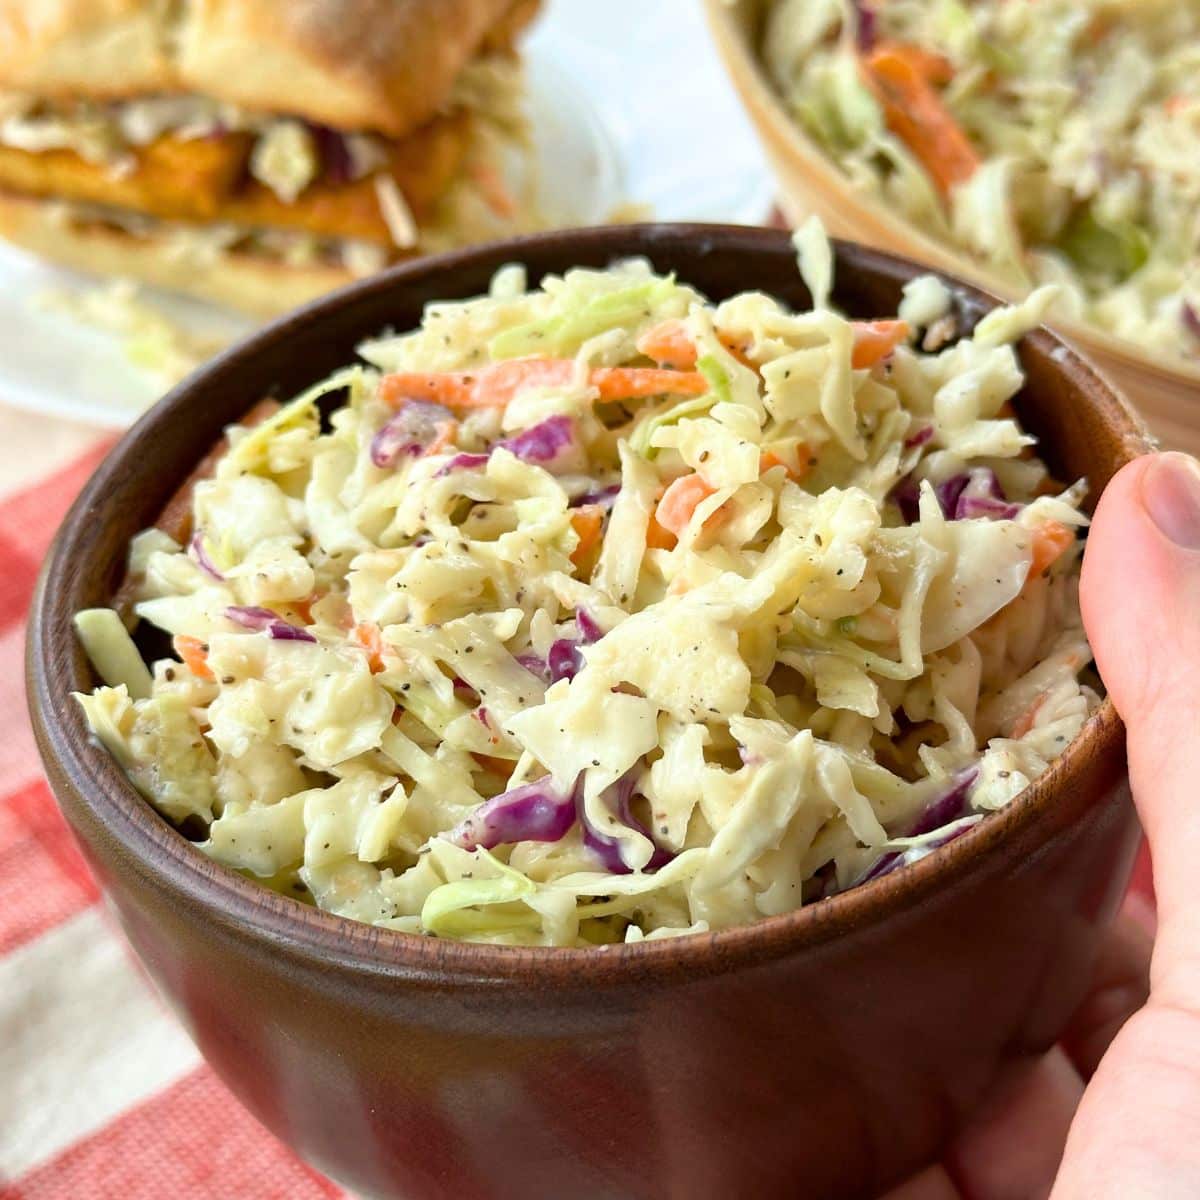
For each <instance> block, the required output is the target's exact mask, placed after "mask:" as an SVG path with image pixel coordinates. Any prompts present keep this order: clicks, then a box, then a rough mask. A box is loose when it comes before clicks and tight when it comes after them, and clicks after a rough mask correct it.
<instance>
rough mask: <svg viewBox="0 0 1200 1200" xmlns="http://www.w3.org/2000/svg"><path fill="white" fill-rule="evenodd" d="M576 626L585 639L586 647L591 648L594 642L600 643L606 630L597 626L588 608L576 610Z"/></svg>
mask: <svg viewBox="0 0 1200 1200" xmlns="http://www.w3.org/2000/svg"><path fill="white" fill-rule="evenodd" d="M575 626H576V628H577V629H578V630H579V635H580V637H582V638H583V644H584V645H585V646H590V645H592V643H593V642H598V641H599V640H600V639H601V638H602V637H603V636H604V630H602V629H601V628H600V626H599V625H597V624H596V622H595V619H594V618H593V617H592V614H591V613H589V612H588V610H587V609H586V608H577V609H576V610H575Z"/></svg>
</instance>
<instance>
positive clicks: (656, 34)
mask: <svg viewBox="0 0 1200 1200" xmlns="http://www.w3.org/2000/svg"><path fill="white" fill-rule="evenodd" d="M526 61H527V63H528V70H529V81H530V96H531V112H532V114H533V124H534V138H535V143H536V147H537V160H538V164H539V173H540V174H539V178H540V185H541V186H540V192H541V195H540V199H541V203H542V207H543V210H544V211H545V212H546V213H547V216H548V217H550V218H551V219H552V220H553V221H554V222H555V223H556V224H560V225H588V224H596V223H599V222H602V221H604V220H605V219H606V218H607V217H608V216H609V214H611V213H612V212H613V210H614V208H616V207H617V205H618V204H620V203H622V202H624V201H632V202H635V203H640V204H645V205H646V206H647V212H648V215H652V216H654V217H656V218H658V219H661V220H708V221H733V222H740V223H749V224H753V223H757V222H758V221H761V220H762V219H763V218H764V217H765V215H766V213H767V211H768V209H769V207H770V200H771V184H770V178H769V174H768V171H767V168H766V166H765V164H764V163H763V161H762V159H761V156H760V154H759V151H758V144H757V142H756V140H755V138H754V136H753V133H752V131H751V130H750V128H749V126H748V124H747V123H746V118H745V117H744V115H743V114H742V112H741V108H740V106H739V104H738V102H737V99H736V97H735V95H734V94H733V91H732V89H731V88H729V86H728V85H727V83H726V78H725V73H724V72H723V71H722V70H721V69H720V66H719V64H718V63H717V60H716V56H715V52H714V50H713V49H712V47H711V45H710V44H709V39H708V37H707V31H706V30H705V29H704V25H703V19H702V16H701V14H700V6H699V5H698V4H695V3H694V0H655V2H654V3H652V4H648V3H646V0H605V3H604V4H584V3H582V2H581V0H551V2H550V4H549V6H548V10H547V13H546V16H545V17H544V18H543V19H542V20H541V21H540V22H539V24H538V26H537V27H536V28H535V29H534V30H533V31H532V34H531V36H530V38H529V44H528V48H527V53H526ZM96 286H97V284H96V281H95V280H94V279H89V278H87V277H85V276H81V275H78V274H76V273H74V272H69V271H64V270H60V269H58V268H56V267H52V266H49V265H47V264H46V263H44V262H42V261H40V260H38V259H35V258H33V257H31V256H29V255H27V254H25V253H23V252H22V251H20V250H17V249H15V248H14V247H11V246H8V245H6V244H4V243H2V242H0V400H3V402H4V403H6V404H9V405H12V406H14V407H17V408H21V409H26V410H28V411H30V412H36V413H41V414H45V415H50V416H59V417H67V418H71V419H74V420H77V421H84V422H87V423H90V424H93V425H99V426H104V427H107V428H114V429H119V428H124V427H125V426H127V425H129V424H130V423H131V422H132V421H133V420H134V419H135V418H136V417H137V416H138V415H139V414H140V413H141V412H142V411H144V410H145V409H146V408H147V407H148V406H149V405H150V404H152V403H153V402H154V400H156V399H157V398H158V395H159V394H160V392H161V386H160V385H158V384H157V383H156V382H155V381H154V380H153V379H152V378H151V377H150V376H148V375H147V374H145V373H144V372H143V371H141V370H139V369H138V368H137V367H135V366H134V365H133V364H132V363H130V362H129V361H128V360H127V359H126V357H125V354H124V352H123V349H122V347H121V344H120V342H119V340H118V339H117V338H116V337H115V336H113V335H111V334H108V333H105V332H102V331H100V330H98V329H94V328H91V327H89V326H88V325H86V324H84V323H82V322H81V321H79V320H77V319H75V318H73V317H71V316H69V315H66V314H64V313H62V312H59V311H55V310H54V308H53V306H50V305H47V304H46V303H44V301H43V299H42V298H43V297H45V296H47V295H58V296H67V297H69V296H72V295H76V296H77V295H80V294H82V293H83V292H84V291H85V290H88V289H94V288H95V287H96ZM142 296H143V298H144V299H146V300H148V301H150V302H151V303H152V304H153V306H154V307H155V308H156V309H158V310H159V311H161V312H163V313H164V314H165V315H166V316H167V317H169V318H170V319H171V320H172V321H174V322H176V323H178V324H179V325H180V326H182V327H183V328H184V329H186V330H188V331H189V332H191V333H194V334H197V335H200V336H202V337H204V338H206V339H208V338H219V339H221V340H227V341H232V340H234V339H235V338H237V337H239V336H241V335H242V334H244V333H247V332H249V330H250V329H251V328H252V324H251V323H250V322H249V321H247V320H246V319H244V318H239V317H235V316H231V315H229V314H227V313H224V312H221V311H219V310H217V309H214V308H212V307H210V306H208V305H204V304H200V303H198V302H194V301H189V300H185V299H181V298H179V297H173V296H167V295H164V294H162V293H158V292H152V291H149V290H147V291H145V292H143V293H142Z"/></svg>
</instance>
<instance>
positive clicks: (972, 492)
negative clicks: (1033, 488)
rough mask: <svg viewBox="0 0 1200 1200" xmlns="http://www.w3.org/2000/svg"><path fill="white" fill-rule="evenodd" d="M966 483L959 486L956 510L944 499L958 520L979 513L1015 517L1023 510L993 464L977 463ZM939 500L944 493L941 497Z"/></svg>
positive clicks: (965, 479)
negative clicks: (1011, 498)
mask: <svg viewBox="0 0 1200 1200" xmlns="http://www.w3.org/2000/svg"><path fill="white" fill-rule="evenodd" d="M956 479H962V480H963V483H962V486H961V487H959V488H958V489H957V493H958V494H957V496H956V497H955V502H954V510H953V512H951V511H950V509H949V508H947V506H946V504H945V503H944V502H943V504H942V511H943V512H945V513H946V515H947V516H951V517H952V518H953V519H954V520H956V521H969V520H972V519H973V518H976V517H991V518H992V519H994V520H999V521H1011V520H1012V519H1013V518H1014V517H1015V516H1016V515H1017V514H1018V513H1019V512H1020V511H1021V506H1020V505H1019V504H1010V503H1009V502H1008V497H1007V496H1006V495H1005V494H1004V489H1003V488H1002V487H1001V486H1000V480H998V479H997V478H996V472H995V471H993V470H992V469H991V468H990V467H974V468H972V469H971V470H970V471H968V472H967V473H966V474H965V475H963V476H956ZM938 498H939V500H940V499H941V497H940V496H939V497H938Z"/></svg>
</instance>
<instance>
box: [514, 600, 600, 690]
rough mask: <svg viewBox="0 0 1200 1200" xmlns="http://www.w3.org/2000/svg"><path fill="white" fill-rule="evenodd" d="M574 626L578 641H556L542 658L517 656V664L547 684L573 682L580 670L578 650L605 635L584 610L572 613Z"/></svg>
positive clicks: (581, 662)
mask: <svg viewBox="0 0 1200 1200" xmlns="http://www.w3.org/2000/svg"><path fill="white" fill-rule="evenodd" d="M575 627H576V628H577V629H578V630H579V638H578V639H575V638H557V639H556V640H555V641H554V643H553V644H552V645H551V646H550V650H549V652H548V653H547V655H546V657H545V658H544V659H543V658H539V657H538V655H536V654H532V653H530V654H518V655H517V656H516V659H517V662H519V663H520V664H521V666H523V667H524V668H525V670H527V671H529V672H530V674H533V675H537V676H539V677H540V678H541V679H543V680H545V681H546V683H557V682H558V681H559V680H560V679H574V678H575V676H576V675H578V674H579V672H580V671H582V670H583V655H582V654H581V653H580V652H579V647H580V646H590V645H592V643H593V642H598V641H599V640H600V639H601V638H602V637H603V636H604V631H603V630H602V629H601V628H600V626H599V625H597V624H596V622H595V620H594V619H593V617H592V615H591V614H590V613H589V612H588V611H587V610H586V609H583V608H580V609H577V610H576V612H575Z"/></svg>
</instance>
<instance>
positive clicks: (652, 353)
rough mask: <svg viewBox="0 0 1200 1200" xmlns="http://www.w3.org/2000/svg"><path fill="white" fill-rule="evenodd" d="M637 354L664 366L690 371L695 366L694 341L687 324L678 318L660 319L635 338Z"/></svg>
mask: <svg viewBox="0 0 1200 1200" xmlns="http://www.w3.org/2000/svg"><path fill="white" fill-rule="evenodd" d="M637 350H638V353H639V354H644V355H645V356H646V357H647V358H649V359H653V360H654V362H656V363H659V364H661V365H662V366H664V367H674V368H675V370H677V371H691V370H692V369H693V368H694V367H695V366H696V357H697V355H696V343H695V342H693V341H692V335H691V334H690V333H688V331H687V326H686V325H685V324H684V323H683V322H682V321H680V320H678V319H672V320H669V321H660V322H659V323H658V324H657V325H654V326H652V327H651V328H649V329H647V330H646V332H645V333H643V334H642V336H641V337H640V338H638V340H637Z"/></svg>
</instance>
